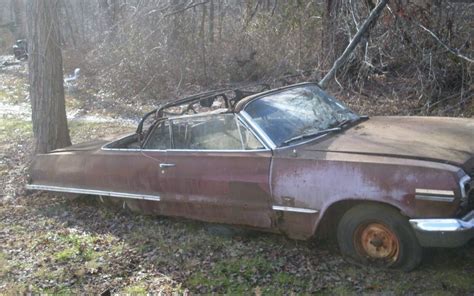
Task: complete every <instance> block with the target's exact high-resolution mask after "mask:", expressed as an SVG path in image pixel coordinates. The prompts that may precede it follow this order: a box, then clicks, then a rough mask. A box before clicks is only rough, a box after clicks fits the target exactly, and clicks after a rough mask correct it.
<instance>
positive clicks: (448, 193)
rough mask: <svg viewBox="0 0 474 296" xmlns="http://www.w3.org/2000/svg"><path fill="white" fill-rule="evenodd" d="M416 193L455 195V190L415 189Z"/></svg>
mask: <svg viewBox="0 0 474 296" xmlns="http://www.w3.org/2000/svg"><path fill="white" fill-rule="evenodd" d="M415 193H416V194H420V195H437V196H454V191H452V190H434V189H421V188H416V189H415Z"/></svg>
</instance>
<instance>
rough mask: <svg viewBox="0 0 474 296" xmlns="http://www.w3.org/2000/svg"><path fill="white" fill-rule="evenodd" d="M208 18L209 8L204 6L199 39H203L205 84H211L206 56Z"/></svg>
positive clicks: (202, 52) (202, 51) (202, 53)
mask: <svg viewBox="0 0 474 296" xmlns="http://www.w3.org/2000/svg"><path fill="white" fill-rule="evenodd" d="M206 17H207V7H206V5H202V19H201V31H200V32H199V38H200V39H201V55H202V68H203V74H204V79H205V80H206V82H205V84H207V83H208V82H209V81H208V77H207V54H206V38H205V25H206Z"/></svg>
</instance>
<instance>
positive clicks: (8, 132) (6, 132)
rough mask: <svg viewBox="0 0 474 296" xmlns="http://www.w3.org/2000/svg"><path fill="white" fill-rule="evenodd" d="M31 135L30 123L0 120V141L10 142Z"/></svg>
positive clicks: (11, 119)
mask: <svg viewBox="0 0 474 296" xmlns="http://www.w3.org/2000/svg"><path fill="white" fill-rule="evenodd" d="M32 134H33V130H32V125H31V122H30V121H26V120H21V119H13V118H8V119H7V118H0V141H11V140H12V139H16V138H18V137H19V136H28V137H29V136H31V135H32Z"/></svg>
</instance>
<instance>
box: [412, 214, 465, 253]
mask: <svg viewBox="0 0 474 296" xmlns="http://www.w3.org/2000/svg"><path fill="white" fill-rule="evenodd" d="M410 224H411V226H412V227H413V230H414V231H415V234H416V237H417V238H418V241H419V242H420V245H422V246H423V247H446V248H453V247H459V246H462V245H464V244H465V243H467V242H468V241H469V240H471V239H472V238H474V211H471V212H470V213H468V214H467V215H466V216H464V217H463V218H462V219H449V218H448V219H411V220H410Z"/></svg>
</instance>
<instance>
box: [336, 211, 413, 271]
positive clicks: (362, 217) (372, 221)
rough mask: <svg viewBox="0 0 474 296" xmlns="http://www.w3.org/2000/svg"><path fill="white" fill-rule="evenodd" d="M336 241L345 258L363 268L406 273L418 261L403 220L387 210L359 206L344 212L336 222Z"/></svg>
mask: <svg viewBox="0 0 474 296" xmlns="http://www.w3.org/2000/svg"><path fill="white" fill-rule="evenodd" d="M337 241H338V243H339V248H340V250H341V253H342V254H343V255H344V256H345V257H346V258H348V259H351V261H356V263H361V264H363V265H372V266H378V267H383V268H395V269H401V270H405V271H409V270H412V269H414V268H415V267H416V266H418V265H419V263H420V262H421V258H422V248H421V246H420V245H419V243H418V240H417V238H416V236H415V234H414V232H413V230H412V229H411V227H410V225H409V223H408V221H407V219H406V218H405V217H403V216H402V215H401V214H400V213H399V212H398V211H397V210H395V209H393V208H390V207H387V206H382V205H375V204H361V205H358V206H355V207H353V208H352V209H350V210H349V211H347V212H346V213H345V214H344V216H343V217H342V219H341V221H340V222H339V226H338V229H337Z"/></svg>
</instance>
